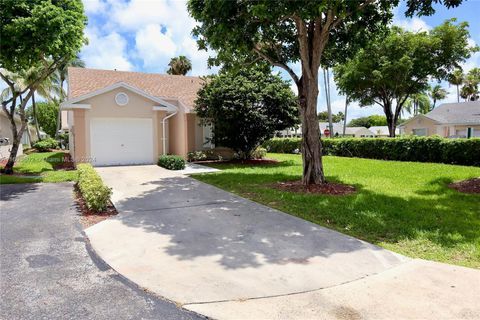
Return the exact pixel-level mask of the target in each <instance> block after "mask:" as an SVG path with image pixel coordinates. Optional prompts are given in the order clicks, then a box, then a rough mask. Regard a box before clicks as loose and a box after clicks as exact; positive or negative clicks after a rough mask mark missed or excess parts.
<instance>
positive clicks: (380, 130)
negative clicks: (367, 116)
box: [368, 126, 400, 138]
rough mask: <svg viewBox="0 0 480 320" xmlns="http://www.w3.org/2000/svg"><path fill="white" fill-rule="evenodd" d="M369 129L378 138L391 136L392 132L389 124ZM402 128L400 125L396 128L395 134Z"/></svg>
mask: <svg viewBox="0 0 480 320" xmlns="http://www.w3.org/2000/svg"><path fill="white" fill-rule="evenodd" d="M368 130H370V131H372V132H373V134H374V135H375V137H376V138H386V137H390V132H389V131H388V126H371V127H370V128H368ZM399 133H400V130H399V129H398V127H397V128H396V129H395V135H398V134H399Z"/></svg>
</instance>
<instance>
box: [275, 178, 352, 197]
mask: <svg viewBox="0 0 480 320" xmlns="http://www.w3.org/2000/svg"><path fill="white" fill-rule="evenodd" d="M272 186H273V188H275V189H278V190H281V191H288V192H297V193H312V194H328V195H335V196H343V195H347V194H352V193H355V192H356V191H357V190H356V189H355V187H354V186H349V185H346V184H341V183H333V182H328V183H325V184H312V185H308V186H305V185H303V184H302V181H289V182H278V183H276V184H274V185H272Z"/></svg>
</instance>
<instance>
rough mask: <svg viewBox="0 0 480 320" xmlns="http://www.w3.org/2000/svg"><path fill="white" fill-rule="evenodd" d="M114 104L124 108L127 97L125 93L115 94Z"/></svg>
mask: <svg viewBox="0 0 480 320" xmlns="http://www.w3.org/2000/svg"><path fill="white" fill-rule="evenodd" d="M115 102H116V103H117V104H118V105H119V106H124V105H126V104H127V103H128V95H127V94H126V93H125V92H119V93H117V95H116V96H115Z"/></svg>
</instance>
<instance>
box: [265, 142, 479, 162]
mask: <svg viewBox="0 0 480 320" xmlns="http://www.w3.org/2000/svg"><path fill="white" fill-rule="evenodd" d="M301 143H302V139H301V138H274V139H271V140H268V141H266V142H265V143H264V144H263V147H264V148H266V149H267V150H268V152H273V153H296V152H295V151H296V150H299V149H300V147H301ZM322 143H323V147H324V150H323V153H324V154H325V155H331V156H340V157H356V158H368V159H380V160H396V161H415V162H437V163H449V164H460V165H470V166H472V165H473V166H480V139H477V138H474V139H444V138H440V137H405V138H364V139H361V138H337V139H322Z"/></svg>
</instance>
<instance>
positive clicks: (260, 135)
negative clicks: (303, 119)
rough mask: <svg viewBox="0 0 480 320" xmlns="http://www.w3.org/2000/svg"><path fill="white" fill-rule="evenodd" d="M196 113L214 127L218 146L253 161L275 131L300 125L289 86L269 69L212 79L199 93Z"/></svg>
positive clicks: (228, 73)
mask: <svg viewBox="0 0 480 320" xmlns="http://www.w3.org/2000/svg"><path fill="white" fill-rule="evenodd" d="M195 105H196V107H195V111H196V113H197V115H198V116H199V117H200V118H201V119H202V123H203V124H204V125H212V127H213V134H214V136H213V139H214V142H215V145H219V146H224V147H229V148H232V149H233V150H235V151H236V152H237V153H238V154H240V155H241V156H242V157H243V158H250V157H251V155H252V152H253V151H254V150H255V148H256V147H258V146H259V145H260V144H261V143H262V142H264V141H265V140H267V139H270V138H272V137H273V135H274V133H275V131H277V130H283V129H286V128H291V127H293V126H294V125H295V124H296V123H297V119H298V108H297V101H296V97H295V95H294V93H293V92H292V90H291V89H290V83H289V82H287V81H285V80H282V79H281V78H280V77H279V76H278V75H274V74H272V73H271V68H270V66H255V67H250V68H242V69H240V70H228V71H223V72H221V73H220V74H219V75H218V76H211V77H209V78H208V79H207V81H206V82H205V84H204V86H203V88H201V89H200V91H199V92H198V98H197V100H196V101H195Z"/></svg>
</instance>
